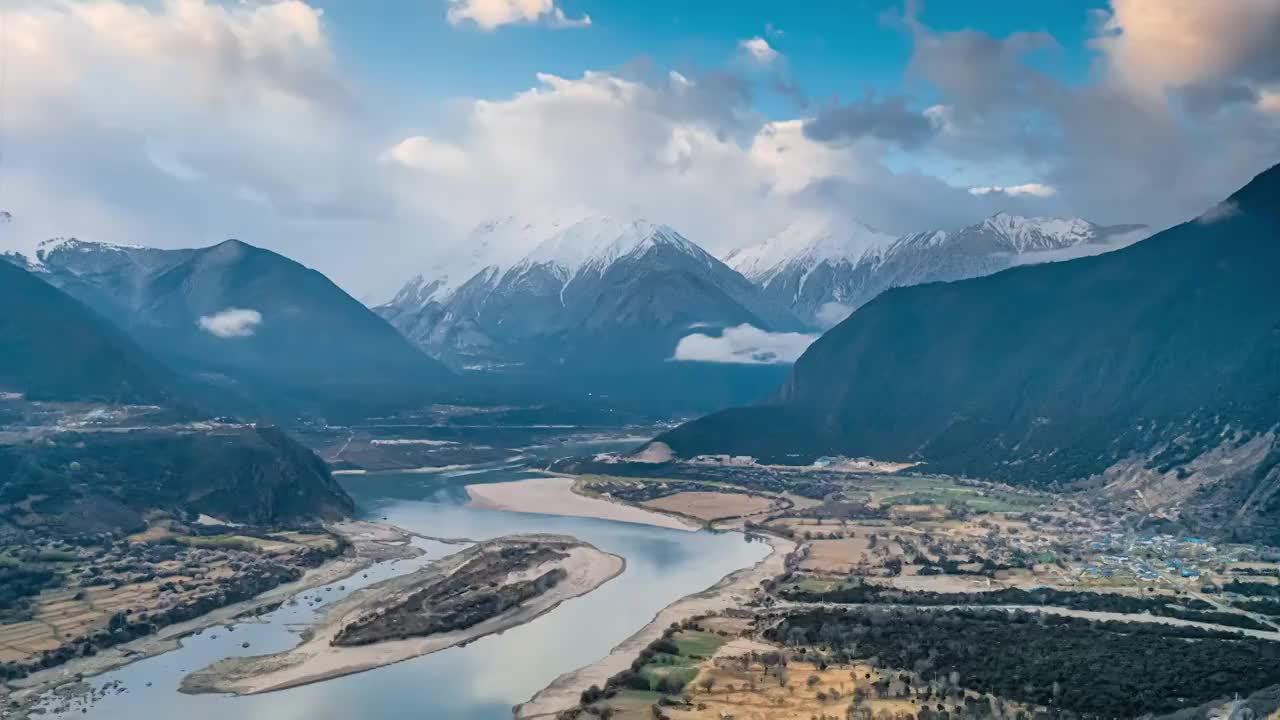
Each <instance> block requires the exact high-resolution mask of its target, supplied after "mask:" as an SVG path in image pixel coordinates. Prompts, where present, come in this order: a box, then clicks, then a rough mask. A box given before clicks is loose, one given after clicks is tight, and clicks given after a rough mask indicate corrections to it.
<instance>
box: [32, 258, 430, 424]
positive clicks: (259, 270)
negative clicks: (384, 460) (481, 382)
mask: <svg viewBox="0 0 1280 720" xmlns="http://www.w3.org/2000/svg"><path fill="white" fill-rule="evenodd" d="M33 265H35V266H36V267H37V268H38V270H39V272H38V273H37V275H38V276H39V277H40V278H41V279H44V280H45V281H47V282H49V283H50V284H52V285H54V286H56V287H58V288H60V289H62V290H63V291H65V292H67V293H68V294H70V295H72V296H73V297H76V298H77V299H79V300H80V301H82V302H83V303H84V304H86V305H88V306H90V307H92V308H94V310H95V311H96V312H98V313H99V314H100V315H102V316H103V317H106V318H107V319H109V320H110V321H111V322H113V323H114V324H115V325H116V326H118V327H120V328H121V329H123V330H124V331H125V332H126V333H128V334H129V335H130V336H131V337H132V338H133V339H135V340H136V341H137V342H138V343H139V344H140V345H141V346H142V347H144V348H146V349H148V350H149V351H150V352H151V353H152V354H154V355H155V356H156V357H158V358H159V359H161V360H162V361H164V362H165V363H166V364H167V365H169V366H170V367H173V368H174V369H176V370H178V371H179V372H182V373H184V374H186V375H188V376H189V377H192V378H196V379H198V380H199V381H200V382H201V383H203V384H204V385H205V387H206V391H205V393H204V395H203V397H202V400H203V401H204V402H205V403H206V404H208V405H210V406H211V407H216V408H220V409H224V410H229V411H248V412H250V413H251V414H267V415H277V416H282V417H290V416H292V415H294V414H295V413H301V414H321V415H323V414H328V413H339V414H341V413H346V412H349V411H359V412H364V411H373V410H384V409H389V408H392V407H395V406H396V405H397V404H399V403H402V402H411V403H412V402H421V401H423V400H425V399H426V398H427V397H429V396H430V395H431V394H432V393H433V392H434V390H435V387H436V386H437V385H438V384H439V383H440V382H441V381H443V380H444V379H445V378H447V377H448V376H449V372H448V371H447V370H446V369H445V368H444V367H443V366H441V365H440V364H439V363H437V362H436V361H434V360H432V359H431V358H429V357H427V356H426V355H425V354H424V353H422V352H421V351H419V350H418V349H417V348H415V347H413V346H412V345H411V344H410V343H409V342H408V341H407V340H405V339H404V338H403V337H402V336H401V335H400V334H399V333H398V332H397V331H396V330H395V329H394V328H392V327H391V326H390V325H389V324H387V323H386V322H385V321H384V320H383V319H382V318H380V317H378V316H377V315H376V314H374V313H373V312H372V311H370V310H369V309H368V308H367V307H365V306H364V305H363V304H362V303H360V302H359V301H357V300H355V299H354V298H352V297H351V296H349V295H348V294H347V293H345V292H343V291H342V290H341V289H340V288H338V287H337V286H336V285H334V284H333V283H332V282H331V281H330V280H329V279H328V278H326V277H325V276H324V275H323V274H321V273H319V272H317V271H315V270H313V269H311V268H307V267H306V266H304V265H302V264H300V263H297V262H296V261H294V260H291V259H289V258H286V257H284V256H282V255H279V254H277V253H274V252H271V251H269V250H265V249H262V248H258V247H256V246H253V245H250V244H248V243H245V242H243V241H240V240H227V241H223V242H221V243H218V244H216V245H212V246H209V247H204V248H187V249H178V250H162V249H155V248H141V247H129V246H121V245H108V244H101V243H91V242H85V241H79V240H74V239H66V240H59V241H56V242H54V243H49V244H46V245H45V246H43V247H42V248H41V249H40V250H39V251H37V255H36V262H35V263H33Z"/></svg>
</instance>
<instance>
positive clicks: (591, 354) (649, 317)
mask: <svg viewBox="0 0 1280 720" xmlns="http://www.w3.org/2000/svg"><path fill="white" fill-rule="evenodd" d="M468 242H469V243H470V246H469V247H468V248H467V251H466V252H464V253H462V254H461V256H460V257H459V256H457V255H455V256H454V257H451V258H447V259H445V260H444V261H442V262H441V263H439V264H438V268H446V269H447V270H444V271H440V274H439V275H432V274H430V273H424V274H423V275H421V276H419V277H416V278H414V279H413V280H411V281H410V282H409V283H408V284H407V285H406V286H405V288H404V289H402V290H401V291H400V293H398V294H397V295H396V298H395V299H394V300H392V302H390V303H388V304H387V305H385V306H382V307H380V308H377V310H378V312H379V313H381V314H382V315H383V317H386V318H387V319H388V320H390V321H391V322H392V323H393V324H394V325H396V326H397V327H398V328H400V330H401V331H402V332H404V333H405V334H406V335H407V336H408V337H410V338H411V339H413V340H414V341H415V342H417V343H419V344H420V345H421V346H422V347H424V348H425V349H427V350H428V351H429V352H431V353H432V354H434V355H436V356H438V357H441V358H445V359H447V360H449V361H451V362H453V363H455V364H458V365H463V366H467V365H495V364H517V365H524V366H561V365H565V364H575V363H586V362H590V361H592V360H593V359H594V360H597V361H600V362H609V363H616V362H624V363H647V362H653V361H665V360H666V359H668V358H669V357H670V356H671V353H672V351H673V349H674V348H675V344H676V342H677V341H678V340H679V338H680V337H683V336H684V335H686V334H688V333H689V332H690V331H691V329H693V328H696V327H707V326H711V327H725V326H730V325H738V324H741V323H749V324H751V325H754V326H756V327H759V328H762V329H766V330H774V329H777V330H792V329H798V328H799V327H801V323H800V322H799V321H798V320H797V319H796V318H795V317H794V316H793V315H792V314H791V313H790V312H789V311H788V310H787V309H786V308H784V307H781V306H779V305H777V304H775V303H772V302H770V301H768V300H767V299H765V298H764V297H763V295H762V293H761V292H760V290H759V289H758V288H757V287H755V286H754V285H752V284H751V283H750V282H748V281H747V280H746V279H745V278H743V277H742V276H741V275H739V274H738V273H736V272H734V271H733V270H732V269H730V268H729V267H727V266H726V265H725V264H724V263H722V262H721V261H720V260H718V259H716V258H715V257H714V256H712V255H711V254H710V253H708V252H706V251H705V250H703V249H702V248H701V247H699V246H698V245H697V244H695V243H693V242H692V241H690V240H688V239H687V238H685V237H684V236H683V235H681V234H680V233H678V232H676V231H675V230H674V229H672V228H670V227H668V226H666V225H660V224H656V223H651V222H647V221H645V220H626V219H620V218H615V217H608V216H587V217H582V218H580V219H578V220H577V221H574V222H564V221H556V222H551V223H529V222H524V221H521V220H517V219H515V218H508V219H506V220H504V221H501V222H498V223H487V224H485V225H482V226H480V227H479V228H477V229H476V230H475V231H474V232H472V233H471V235H470V236H469V238H468ZM503 243H505V244H503ZM499 247H501V251H499V249H498V248H499ZM513 247H514V248H516V249H524V248H528V250H527V251H526V252H524V253H523V255H521V256H519V257H518V259H514V260H513V259H512V258H513V257H514V256H513V254H512V252H511V248H513ZM454 268H466V271H465V272H470V273H471V275H470V276H469V277H467V278H465V279H462V276H461V275H459V274H458V272H457V271H456V270H455V269H454ZM464 274H465V273H464Z"/></svg>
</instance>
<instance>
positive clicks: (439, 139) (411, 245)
mask: <svg viewBox="0 0 1280 720" xmlns="http://www.w3.org/2000/svg"><path fill="white" fill-rule="evenodd" d="M0 22H3V25H2V27H0V209H3V210H6V211H8V212H9V213H10V214H11V215H12V220H11V221H9V222H7V223H6V224H5V225H4V226H2V227H0V248H3V249H18V250H22V251H28V252H29V251H30V250H31V249H32V248H33V247H34V246H35V245H36V244H37V243H38V242H39V241H41V240H43V239H46V238H51V237H58V236H76V237H79V238H82V239H85V240H98V241H106V242H115V243H123V244H138V245H149V246H158V247H191V246H201V245H207V244H212V243H216V242H219V241H221V240H224V239H226V238H229V237H235V238H238V239H241V240H244V241H246V242H249V243H252V244H255V245H259V246H262V247H267V248H270V249H273V250H276V251H278V252H281V253H284V254H286V255H289V256H290V257H293V258H295V259H297V260H299V261H300V262H303V263H305V264H307V265H309V266H312V267H315V268H317V269H319V270H321V271H322V272H324V273H326V274H328V275H329V276H330V277H331V278H333V279H334V280H335V281H337V282H338V283H339V284H340V285H342V286H343V287H344V288H346V289H348V290H349V291H350V292H352V293H353V294H354V295H356V296H357V297H359V298H361V299H363V300H365V301H368V302H376V301H378V300H383V299H386V298H387V297H389V296H390V295H391V294H393V293H394V291H395V290H396V289H397V288H398V287H399V286H400V285H401V284H402V283H403V282H405V281H406V280H408V279H409V278H410V277H411V276H412V275H413V274H415V273H416V272H418V271H419V270H421V269H423V268H426V267H429V266H430V265H431V264H432V263H433V262H434V260H435V259H436V258H439V257H441V256H443V255H446V254H448V253H451V252H456V251H457V249H458V247H459V243H462V242H464V240H463V238H465V235H466V231H467V230H468V229H470V228H471V227H473V226H475V225H477V224H479V223H481V222H484V221H487V220H492V219H495V218H501V217H505V216H509V215H517V216H522V217H523V216H527V215H528V216H534V215H539V214H546V213H553V212H554V213H560V212H565V211H581V212H584V213H585V212H592V213H603V214H612V215H617V216H621V217H634V218H644V219H648V220H651V221H655V222H663V223H667V224H669V225H671V226H673V227H675V228H676V229H677V230H679V231H680V232H682V233H683V234H684V235H686V236H687V237H689V238H690V239H692V240H694V241H695V242H697V243H699V244H701V245H703V246H704V247H706V248H707V249H708V250H710V251H712V252H714V253H725V252H727V251H728V250H730V249H733V248H734V247H738V246H742V245H746V244H752V243H755V242H759V241H762V240H764V239H765V238H767V237H768V236H769V235H771V234H773V233H775V232H777V231H779V230H780V229H782V228H783V227H785V226H786V225H787V224H789V223H790V222H793V221H794V220H795V219H796V218H797V217H799V216H802V215H804V216H807V215H813V214H818V215H823V216H840V217H843V218H848V219H853V220H857V221H859V222H862V223H864V224H867V225H869V226H872V227H874V228H876V229H879V230H881V231H883V232H888V233H892V234H899V233H905V232H912V231H919V230H925V229H934V228H952V227H959V226H963V225H965V224H969V223H972V222H976V221H978V220H980V219H981V218H983V217H985V216H988V215H990V214H992V213H994V212H997V211H1000V210H1004V211H1008V212H1014V213H1022V214H1032V215H1063V216H1079V217H1084V218H1086V219H1089V220H1093V221H1095V222H1101V223H1146V224H1149V225H1152V226H1154V227H1157V228H1160V227H1166V226H1169V225H1172V224H1175V223H1178V222H1181V221H1184V220H1186V219H1189V218H1191V217H1194V216H1196V215H1197V214H1199V213H1200V212H1202V211H1204V210H1205V209H1207V208H1209V207H1211V206H1213V205H1214V204H1215V203H1216V202H1217V201H1218V200H1221V199H1222V198H1223V197H1225V196H1226V195H1227V194H1229V193H1230V192H1232V191H1233V190H1234V189H1236V188H1238V187H1239V186H1241V185H1242V184H1244V183H1245V182H1247V181H1248V179H1249V178H1250V177H1252V176H1253V175H1254V174H1256V173H1258V172H1260V171H1261V170H1264V169H1266V168H1267V167H1269V166H1270V165H1272V164H1275V163H1276V162H1278V161H1280V52H1278V51H1277V48H1276V41H1275V38H1276V37H1280V2H1276V0H1231V2H1221V1H1219V0H1091V1H1080V2H1076V1H1074V0H1053V1H1052V2H1037V3H1028V2H1014V1H1013V0H993V1H992V2H983V3H973V2H961V1H959V0H949V1H944V0H923V1H903V0H892V1H891V0H847V1H845V2H817V1H814V2H801V3H796V2H787V3H782V2H764V1H761V0H738V1H736V2H729V1H728V0H700V1H699V2H687V0H685V1H677V0H650V1H649V2H644V3H637V2H623V1H622V0H367V1H363V2H356V1H355V0H225V1H219V0H148V1H139V2H129V1H126V0H40V1H38V2H37V1H35V0H6V1H5V2H3V3H0Z"/></svg>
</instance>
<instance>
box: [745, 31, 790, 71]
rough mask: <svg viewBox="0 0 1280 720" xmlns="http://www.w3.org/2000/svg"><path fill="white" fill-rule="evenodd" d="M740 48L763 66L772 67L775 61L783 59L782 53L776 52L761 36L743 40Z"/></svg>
mask: <svg viewBox="0 0 1280 720" xmlns="http://www.w3.org/2000/svg"><path fill="white" fill-rule="evenodd" d="M738 47H739V48H741V49H742V51H743V52H745V53H746V54H747V56H748V57H750V58H751V59H752V60H753V61H755V62H757V63H759V64H761V65H770V64H772V63H773V61H775V60H777V59H778V58H780V57H782V53H780V52H778V51H777V50H774V49H773V47H771V46H770V45H769V41H768V40H765V39H764V38H762V37H760V36H756V37H753V38H748V39H746V40H742V41H740V42H739V43H738Z"/></svg>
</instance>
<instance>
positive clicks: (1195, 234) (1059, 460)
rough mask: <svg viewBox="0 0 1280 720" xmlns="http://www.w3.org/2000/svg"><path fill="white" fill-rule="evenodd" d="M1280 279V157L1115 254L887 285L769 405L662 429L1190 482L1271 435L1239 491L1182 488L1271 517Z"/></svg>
mask: <svg viewBox="0 0 1280 720" xmlns="http://www.w3.org/2000/svg"><path fill="white" fill-rule="evenodd" d="M1278 276H1280V167H1275V168H1272V169H1271V170H1268V171H1267V172H1265V173H1263V174H1261V175H1259V176H1258V177H1257V178H1255V179H1254V180H1253V181H1252V182H1251V183H1250V184H1249V185H1248V186H1247V187H1245V188H1244V189H1242V190H1241V191H1239V192H1237V193H1236V194H1235V195H1233V196H1232V197H1231V199H1230V200H1229V201H1228V202H1226V203H1224V204H1223V205H1222V206H1221V207H1219V208H1218V209H1215V210H1214V211H1212V212H1210V213H1208V214H1206V215H1205V216H1204V217H1203V218H1201V219H1199V220H1197V221H1193V222H1189V223H1185V224H1183V225H1180V226H1177V227H1175V228H1172V229H1170V230H1167V231H1164V232H1162V233H1159V234H1157V235H1155V236H1153V237H1152V238H1150V239H1148V240H1146V241H1143V242H1141V243H1138V244H1137V245H1134V246H1132V247H1129V248H1126V249H1124V250H1119V251H1116V252H1114V253H1111V254H1107V255H1102V256H1097V257H1091V258H1085V259H1080V260H1075V261H1071V262H1067V263H1061V264H1054V265H1041V266H1033V267H1024V268H1016V269H1013V270H1009V271H1006V272H1002V273H998V274H996V275H993V276H989V277H985V278H979V279H975V280H967V281H962V282H956V283H937V284H929V285H922V286H917V287H910V288H900V289H895V290H891V291H889V292H887V293H885V294H883V295H882V296H880V297H879V298H877V299H876V300H874V301H872V302H871V303H869V304H867V305H866V306H865V307H863V308H862V309H860V310H859V311H858V312H856V313H854V314H853V315H852V316H851V317H850V318H849V319H848V320H846V321H845V322H843V323H841V324H840V325H838V326H837V327H836V328H834V329H832V330H831V331H830V332H828V333H827V334H826V335H825V336H823V337H822V338H821V339H820V340H819V341H818V342H816V343H814V345H813V346H812V347H811V348H810V349H809V350H808V352H806V353H805V355H804V356H803V357H802V358H801V359H800V360H799V361H798V362H797V363H796V366H795V369H794V372H793V373H792V375H791V378H790V380H788V382H787V383H786V385H785V386H784V387H783V389H782V391H781V392H780V393H779V395H778V396H777V397H776V398H775V399H774V400H773V401H772V402H770V403H769V404H767V405H762V406H757V407H752V408H744V409H736V410H730V411H726V412H724V413H719V414H717V415H712V416H710V417H707V418H704V419H701V420H698V421H695V422H693V423H690V424H688V425H685V426H682V427H680V428H678V429H676V430H674V431H672V432H671V433H668V434H667V435H665V436H663V438H662V439H663V440H664V441H665V442H667V443H669V444H670V445H671V446H672V447H673V448H675V449H676V451H677V452H679V453H681V454H684V455H689V454H694V453H704V452H730V453H735V454H739V453H740V454H748V455H756V456H764V457H775V458H778V457H781V456H784V455H786V454H787V453H802V454H807V455H822V454H845V455H870V456H876V457H881V458H886V459H916V460H921V461H924V462H927V463H928V464H929V466H930V467H932V468H933V469H935V470H939V471H945V472H954V473H963V474H966V475H971V476H979V477H989V478H996V479H1001V480H1006V481H1009V482H1015V483H1027V484H1039V485H1052V484H1056V483H1066V482H1069V481H1072V480H1079V479H1082V478H1088V477H1091V476H1097V475H1099V474H1101V473H1103V472H1104V471H1107V470H1108V469H1109V468H1110V469H1112V472H1113V474H1114V473H1115V472H1116V470H1117V467H1118V464H1120V463H1122V461H1132V460H1134V459H1135V458H1139V459H1141V460H1142V462H1141V463H1139V464H1138V465H1137V466H1134V467H1133V468H1131V470H1132V471H1134V472H1136V471H1138V470H1139V469H1141V470H1142V471H1143V472H1146V473H1148V474H1159V473H1161V472H1162V471H1166V470H1174V469H1178V468H1182V469H1183V473H1187V472H1189V470H1188V468H1194V467H1195V466H1194V463H1193V461H1194V460H1195V459H1196V458H1202V457H1205V456H1206V454H1207V453H1210V452H1211V451H1214V452H1216V453H1219V454H1228V455H1229V453H1230V451H1231V450H1232V449H1233V448H1236V447H1241V448H1243V447H1244V446H1245V444H1246V443H1245V441H1246V440H1248V439H1250V438H1255V439H1257V438H1262V440H1263V441H1265V442H1270V443H1271V445H1270V446H1271V447H1272V448H1273V450H1271V451H1266V450H1265V448H1264V449H1263V451H1262V452H1260V453H1258V455H1259V457H1261V458H1262V459H1261V460H1260V461H1259V462H1256V463H1254V464H1252V465H1251V466H1250V467H1249V468H1247V469H1246V468H1244V467H1242V468H1241V469H1240V472H1238V473H1235V474H1233V475H1232V476H1231V478H1230V481H1229V482H1228V481H1226V480H1224V481H1223V482H1221V483H1219V484H1217V485H1215V486H1213V487H1207V486H1205V487H1199V486H1193V487H1192V488H1191V489H1189V490H1187V491H1186V492H1185V493H1180V492H1178V491H1172V492H1171V497H1172V501H1173V502H1174V503H1175V504H1176V503H1183V502H1186V503H1188V504H1196V505H1204V504H1206V503H1207V504H1209V505H1213V504H1214V502H1215V500H1225V499H1226V498H1236V499H1239V498H1242V497H1243V498H1250V499H1251V500H1250V502H1251V503H1252V505H1253V506H1254V508H1255V509H1257V510H1259V512H1261V513H1262V514H1264V515H1265V514H1266V512H1270V513H1271V520H1270V521H1267V522H1269V523H1272V524H1277V523H1280V502H1278V498H1280V494H1277V492H1276V489H1277V487H1280V471H1278V470H1277V463H1280V452H1276V451H1275V450H1274V447H1275V445H1274V439H1273V438H1272V439H1271V440H1267V438H1268V437H1272V433H1274V430H1275V428H1276V426H1277V424H1278V423H1280V282H1277V280H1276V278H1277V277H1278ZM1188 485H1191V483H1188ZM1162 487H1164V486H1162ZM1196 487H1199V489H1196ZM1165 489H1166V490H1167V488H1165ZM1193 491H1194V492H1195V493H1197V495H1196V496H1195V497H1194V498H1193V497H1191V496H1190V495H1189V494H1187V493H1190V492H1193ZM1263 511H1265V512H1263ZM1255 515H1256V513H1255Z"/></svg>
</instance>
